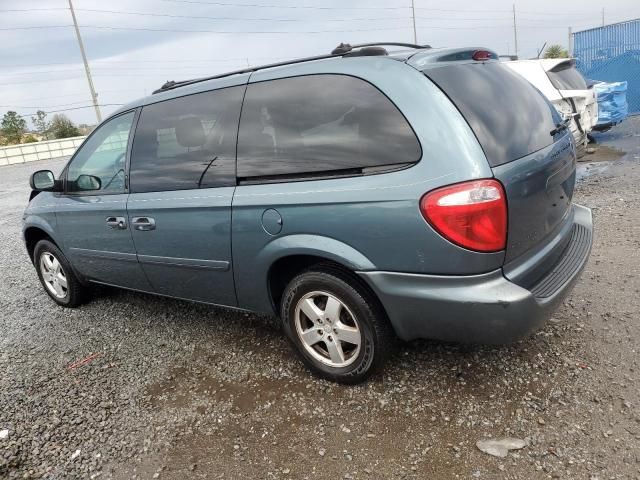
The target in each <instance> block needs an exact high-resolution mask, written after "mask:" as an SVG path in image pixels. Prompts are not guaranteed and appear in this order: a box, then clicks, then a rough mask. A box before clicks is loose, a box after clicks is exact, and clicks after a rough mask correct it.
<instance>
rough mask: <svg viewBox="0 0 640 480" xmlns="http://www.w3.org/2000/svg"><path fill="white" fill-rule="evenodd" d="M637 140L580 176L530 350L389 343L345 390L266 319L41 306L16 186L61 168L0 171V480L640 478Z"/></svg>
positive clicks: (145, 307) (621, 133)
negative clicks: (367, 375)
mask: <svg viewBox="0 0 640 480" xmlns="http://www.w3.org/2000/svg"><path fill="white" fill-rule="evenodd" d="M638 132H640V118H638V117H636V118H635V119H632V120H630V121H628V122H626V124H623V125H622V126H621V127H619V128H616V129H614V130H612V131H611V132H609V133H608V134H606V135H601V136H600V137H599V139H600V141H601V142H603V143H602V144H601V145H599V146H598V147H597V148H598V151H597V152H596V153H595V154H593V155H590V156H589V157H587V159H588V160H589V161H590V162H589V163H588V164H583V165H582V166H581V178H582V181H581V184H580V186H579V188H578V190H577V192H576V195H575V201H577V202H579V203H582V204H585V205H587V206H589V207H591V208H592V209H593V212H594V217H595V227H596V232H595V243H594V248H593V253H592V257H591V260H590V262H589V264H588V265H587V268H586V270H585V272H584V274H583V276H582V279H581V281H580V282H579V283H578V285H577V286H576V288H575V289H574V291H573V293H572V295H571V296H570V297H569V298H568V299H567V301H566V302H565V303H564V305H563V306H562V307H561V308H560V309H559V310H558V312H557V313H556V314H555V315H554V318H553V319H552V320H551V321H550V322H549V324H548V325H547V326H546V327H545V328H544V329H543V330H542V331H540V332H539V333H537V334H536V335H534V336H533V337H531V338H529V339H527V340H526V341H523V342H520V343H518V344H516V345H512V346H509V347H503V348H489V347H480V346H460V345H454V344H445V343H438V342H426V341H419V342H413V343H410V344H404V345H401V346H400V347H399V349H398V352H397V353H396V354H395V356H394V357H393V358H391V359H390V361H389V364H388V368H387V369H386V370H385V372H384V375H382V376H379V377H378V378H375V379H374V380H372V381H370V382H368V383H366V384H365V385H362V386H356V387H344V386H339V385H334V384H330V383H327V382H324V381H319V380H317V379H315V378H313V377H311V376H310V375H309V374H308V372H306V371H305V370H304V369H303V367H302V366H301V364H300V362H299V361H298V360H297V359H296V358H295V356H294V355H293V353H292V352H291V350H290V349H289V347H288V345H287V343H286V341H285V340H284V338H283V336H282V334H281V332H280V330H279V327H278V324H277V322H276V321H274V320H272V319H268V318H262V317H256V316H252V315H248V314H244V313H238V312H233V311H226V310H222V309H216V308H212V307H206V306H201V305H194V304H189V303H185V302H178V301H172V300H167V299H163V298H156V297H153V296H149V295H143V294H137V293H129V292H124V291H117V290H101V291H99V292H97V294H96V297H95V299H94V300H93V301H92V302H91V303H89V304H87V305H85V306H83V307H81V308H79V309H76V310H64V309H62V308H58V307H56V306H55V305H54V304H53V302H52V301H50V300H49V299H48V297H47V296H46V295H45V293H44V292H43V290H42V288H41V287H40V285H39V283H38V281H37V277H36V274H35V271H34V269H33V267H32V266H31V264H30V263H29V260H28V258H27V256H26V253H25V249H24V247H23V245H22V243H21V241H20V220H21V214H22V210H23V208H24V206H25V202H26V200H27V195H28V188H27V178H28V175H29V173H30V172H31V171H33V170H35V169H38V168H47V167H49V168H53V169H60V168H61V166H62V165H63V162H62V161H60V160H58V161H51V162H39V163H37V164H28V165H21V166H9V167H1V168H0V252H1V253H0V268H1V271H2V275H1V277H0V278H2V282H0V477H2V478H50V479H57V478H98V477H99V478H117V479H120V478H122V479H124V478H171V479H184V478H250V479H253V478H267V479H275V478H295V479H303V478H309V479H311V478H354V479H356V478H357V479H360V478H385V479H386V478H438V479H441V478H487V479H494V478H495V479H497V478H500V479H503V478H527V479H528V478H563V479H565V478H577V479H610V478H611V479H617V478H636V479H640V391H639V387H638V385H639V381H640V365H639V364H638V358H639V355H638V339H639V338H640V324H639V322H638V316H639V313H640V301H639V300H638V298H639V293H640V291H639V289H640V281H639V279H638V274H639V273H640V272H639V269H640V253H639V252H640V249H639V247H640V227H639V225H640V212H639V208H638V207H639V206H640V198H639V197H640V192H639V189H638V187H637V185H638V184H639V182H640V134H639V133H638ZM618 149H619V150H618ZM82 360H85V361H84V362H83V361H82ZM4 430H8V432H4ZM489 437H497V438H499V437H515V438H519V439H523V440H525V441H526V443H527V446H526V447H525V448H523V449H521V450H514V451H512V452H510V453H509V455H508V456H507V457H506V458H496V457H493V456H489V455H487V454H485V453H482V452H481V451H479V450H478V449H477V447H476V442H477V441H478V440H481V439H486V438H489Z"/></svg>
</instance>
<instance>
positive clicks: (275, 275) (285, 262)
mask: <svg viewBox="0 0 640 480" xmlns="http://www.w3.org/2000/svg"><path fill="white" fill-rule="evenodd" d="M306 270H319V271H324V272H329V273H332V272H334V273H336V274H337V275H338V276H340V277H342V278H346V279H348V280H349V281H350V282H352V283H353V284H355V285H357V286H358V287H359V288H361V289H363V290H365V291H366V292H367V294H368V295H370V296H371V298H372V299H374V300H375V301H376V302H377V303H378V304H379V306H380V307H381V308H382V310H383V311H385V309H384V306H383V305H382V302H381V301H380V299H379V298H378V296H377V295H376V293H375V292H374V291H373V289H371V287H370V286H369V285H368V284H367V283H366V282H365V281H363V280H362V279H361V278H360V277H359V276H358V275H357V273H356V270H355V269H353V267H352V266H349V265H348V264H346V263H342V262H339V261H336V260H335V259H332V258H328V257H327V256H321V255H309V254H293V255H285V256H282V257H280V258H278V259H277V260H276V261H275V262H273V264H272V265H271V267H270V268H269V270H268V272H267V288H268V292H269V299H270V301H271V307H272V309H273V311H274V313H275V314H276V315H277V316H279V314H280V304H281V302H282V296H283V294H284V291H285V289H286V288H287V285H288V284H289V282H291V280H293V279H294V278H295V277H296V276H297V275H299V274H300V273H302V272H304V271H306ZM385 313H386V311H385Z"/></svg>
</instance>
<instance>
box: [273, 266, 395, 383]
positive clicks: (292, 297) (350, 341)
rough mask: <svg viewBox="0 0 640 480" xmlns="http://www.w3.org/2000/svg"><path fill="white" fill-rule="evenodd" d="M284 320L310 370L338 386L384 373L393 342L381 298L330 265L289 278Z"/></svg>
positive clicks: (357, 280) (283, 314)
mask: <svg viewBox="0 0 640 480" xmlns="http://www.w3.org/2000/svg"><path fill="white" fill-rule="evenodd" d="M281 318H282V320H283V325H284V329H285V332H286V333H287V336H288V337H289V339H290V340H291V342H292V343H293V345H294V346H295V347H296V350H297V351H298V353H299V354H300V357H301V358H302V360H303V361H304V363H305V364H306V365H307V367H309V368H310V369H311V370H312V371H313V372H314V373H316V374H318V375H320V376H321V377H324V378H326V379H329V380H332V381H335V382H340V383H358V382H361V381H363V380H365V379H366V378H368V377H369V376H371V375H372V374H374V373H375V372H376V371H378V370H380V369H381V368H382V366H383V364H384V361H385V359H386V357H387V355H388V353H389V351H390V349H391V345H392V344H393V342H394V339H395V337H394V333H393V330H392V329H391V327H390V325H389V321H388V319H387V317H386V314H385V312H384V310H383V309H382V307H381V306H380V303H379V302H378V300H377V298H375V296H374V295H373V294H371V293H370V292H369V290H368V289H367V288H366V287H365V286H364V285H363V284H362V283H361V281H360V280H359V279H357V278H354V277H352V275H349V274H348V273H345V272H343V271H341V270H338V269H337V268H335V267H333V266H331V265H328V266H324V265H321V266H317V267H315V269H313V270H309V271H306V272H303V273H301V274H299V275H298V276H296V277H295V278H294V279H293V280H291V282H290V283H289V285H287V288H286V289H285V292H284V295H283V298H282V305H281Z"/></svg>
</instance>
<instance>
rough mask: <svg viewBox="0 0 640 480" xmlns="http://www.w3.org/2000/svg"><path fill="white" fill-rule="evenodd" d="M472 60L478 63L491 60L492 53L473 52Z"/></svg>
mask: <svg viewBox="0 0 640 480" xmlns="http://www.w3.org/2000/svg"><path fill="white" fill-rule="evenodd" d="M471 58H473V59H474V60H475V61H477V62H484V61H486V60H491V52H490V51H488V50H476V51H475V52H473V55H471Z"/></svg>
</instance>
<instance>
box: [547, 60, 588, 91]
mask: <svg viewBox="0 0 640 480" xmlns="http://www.w3.org/2000/svg"><path fill="white" fill-rule="evenodd" d="M547 76H548V77H549V80H551V83H553V86H554V87H556V88H557V89H558V90H586V89H587V82H585V80H584V77H583V76H582V75H581V74H580V72H579V71H578V69H577V68H576V67H575V62H573V61H568V62H563V63H560V64H558V65H556V66H555V67H553V68H552V69H551V70H548V71H547Z"/></svg>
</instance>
